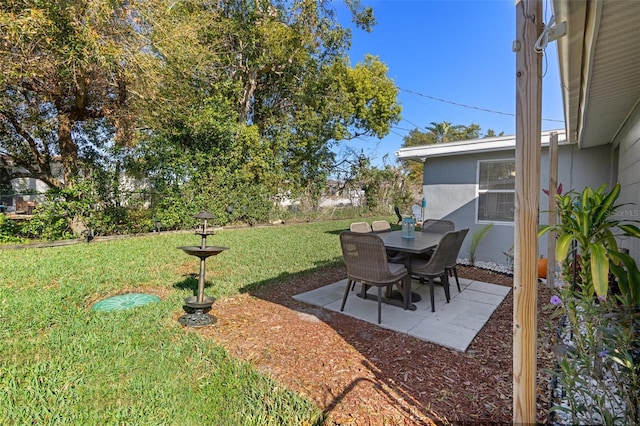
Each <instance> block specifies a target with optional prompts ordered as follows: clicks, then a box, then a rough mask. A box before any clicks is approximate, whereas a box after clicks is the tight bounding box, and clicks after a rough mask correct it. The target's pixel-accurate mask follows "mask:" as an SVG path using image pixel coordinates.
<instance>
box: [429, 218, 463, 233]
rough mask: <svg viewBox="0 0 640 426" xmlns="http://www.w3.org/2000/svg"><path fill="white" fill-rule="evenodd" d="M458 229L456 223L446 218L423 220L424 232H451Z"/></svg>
mask: <svg viewBox="0 0 640 426" xmlns="http://www.w3.org/2000/svg"><path fill="white" fill-rule="evenodd" d="M454 229H456V225H455V224H454V223H453V222H452V221H450V220H446V219H427V220H425V221H424V222H422V232H441V233H443V234H444V233H445V232H449V231H453V230H454Z"/></svg>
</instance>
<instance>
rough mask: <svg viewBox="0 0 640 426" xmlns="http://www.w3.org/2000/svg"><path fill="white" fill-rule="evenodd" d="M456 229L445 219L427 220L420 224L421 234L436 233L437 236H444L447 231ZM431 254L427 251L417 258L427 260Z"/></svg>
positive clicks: (431, 252) (430, 251) (431, 251)
mask: <svg viewBox="0 0 640 426" xmlns="http://www.w3.org/2000/svg"><path fill="white" fill-rule="evenodd" d="M455 228H456V225H455V224H454V223H453V222H452V221H450V220H446V219H427V220H425V221H424V222H422V229H421V231H422V232H436V233H439V234H444V233H446V232H449V231H453V230H454V229H455ZM432 254H433V250H429V251H427V252H426V253H424V254H422V255H420V256H418V257H419V258H423V259H426V260H429V258H430V257H431V255H432Z"/></svg>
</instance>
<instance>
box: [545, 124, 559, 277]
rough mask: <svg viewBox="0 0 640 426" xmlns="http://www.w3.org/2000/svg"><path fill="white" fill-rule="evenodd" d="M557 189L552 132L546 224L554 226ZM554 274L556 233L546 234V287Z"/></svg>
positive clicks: (555, 146) (553, 134)
mask: <svg viewBox="0 0 640 426" xmlns="http://www.w3.org/2000/svg"><path fill="white" fill-rule="evenodd" d="M557 188H558V133H557V132H552V133H551V135H550V139H549V209H548V212H549V213H548V214H549V218H548V219H547V222H548V224H549V225H551V226H553V225H555V224H556V218H557V215H556V208H557V207H556V191H557ZM555 273H556V231H551V232H549V233H547V285H548V286H549V287H553V286H554V285H555V282H554V281H555Z"/></svg>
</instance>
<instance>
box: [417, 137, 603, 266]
mask: <svg viewBox="0 0 640 426" xmlns="http://www.w3.org/2000/svg"><path fill="white" fill-rule="evenodd" d="M513 158H515V150H514V149H510V150H505V151H496V152H486V153H474V154H458V155H455V156H442V157H433V158H428V159H427V160H426V162H425V166H424V175H423V176H424V179H423V192H424V197H425V199H426V200H427V207H426V209H425V217H426V218H433V219H449V220H452V221H453V222H454V223H455V224H456V228H467V227H468V228H469V234H468V236H467V238H466V240H465V242H464V244H463V246H462V249H461V252H460V257H461V258H465V257H468V250H469V244H470V241H471V238H472V236H473V233H474V232H475V231H476V230H477V229H479V228H481V227H482V226H484V225H485V224H484V223H477V221H476V198H477V193H476V191H477V173H478V171H477V164H478V161H480V160H499V159H513ZM610 158H611V149H610V147H608V146H603V147H596V148H590V149H584V150H579V149H578V148H577V146H575V145H560V146H559V147H558V182H560V183H562V185H563V188H564V191H565V192H566V191H568V190H570V189H573V190H576V191H581V190H582V189H583V188H584V187H586V186H592V187H595V188H597V187H598V186H600V185H601V184H602V183H608V182H610V179H611V176H610V175H611V163H610ZM548 164H549V162H548V148H547V147H543V148H542V155H541V170H540V172H541V173H540V186H541V188H546V187H547V186H548V184H549V166H548ZM548 202H549V201H548V198H547V196H546V195H545V194H544V193H543V192H542V190H541V191H540V212H541V214H540V223H542V224H544V223H547V215H546V213H545V211H546V210H547V209H548ZM513 233H514V226H513V224H504V223H496V224H494V226H493V228H492V229H491V231H490V232H489V233H488V234H487V236H486V237H485V238H484V239H483V240H482V241H481V243H480V245H479V247H478V249H477V250H476V253H475V256H476V260H478V261H484V262H495V263H500V264H505V263H507V257H506V255H505V254H504V252H507V251H508V250H509V249H510V248H512V246H513V241H514V235H513ZM546 250H547V240H546V237H545V236H543V237H541V238H540V241H539V252H540V254H542V255H545V257H546Z"/></svg>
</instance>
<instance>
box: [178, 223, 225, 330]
mask: <svg viewBox="0 0 640 426" xmlns="http://www.w3.org/2000/svg"><path fill="white" fill-rule="evenodd" d="M194 217H195V218H196V219H200V220H201V221H202V224H201V225H200V226H199V227H198V228H197V229H196V232H195V234H196V235H200V236H201V238H202V243H201V244H200V246H199V247H198V246H182V247H178V248H179V249H180V250H182V251H184V252H185V253H187V254H188V255H190V256H196V257H199V258H200V273H199V275H198V293H197V294H196V295H195V296H190V297H187V298H186V299H184V304H185V305H186V306H187V307H188V308H191V309H192V310H193V313H189V312H187V314H185V315H182V316H181V317H180V318H178V322H180V324H182V325H185V326H190V327H203V326H206V325H210V324H215V322H216V317H214V316H213V315H210V314H207V313H205V311H206V310H208V309H210V308H211V305H213V302H215V299H214V298H213V297H210V296H205V295H204V281H205V261H206V259H207V258H208V257H211V256H216V255H218V254H220V253H222V252H223V251H224V250H227V247H214V246H207V235H213V233H214V231H213V229H209V228H208V227H207V221H208V220H209V219H215V216H214V215H212V214H211V213H208V212H202V213H198V214H197V215H195V216H194Z"/></svg>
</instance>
